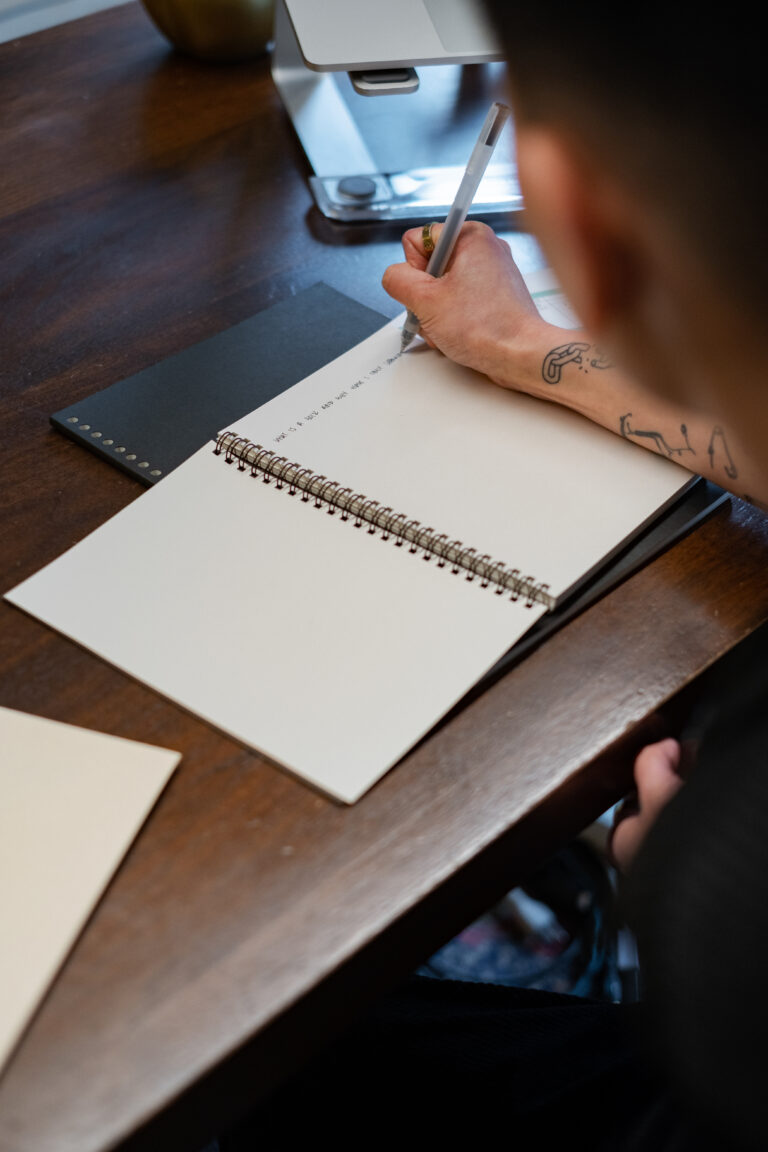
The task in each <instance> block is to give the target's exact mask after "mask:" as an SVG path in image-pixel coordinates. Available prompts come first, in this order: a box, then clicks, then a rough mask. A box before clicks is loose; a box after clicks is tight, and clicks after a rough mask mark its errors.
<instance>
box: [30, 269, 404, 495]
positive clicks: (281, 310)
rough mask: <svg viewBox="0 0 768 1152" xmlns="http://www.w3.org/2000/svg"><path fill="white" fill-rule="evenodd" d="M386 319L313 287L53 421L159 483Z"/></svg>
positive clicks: (123, 466) (323, 286)
mask: <svg viewBox="0 0 768 1152" xmlns="http://www.w3.org/2000/svg"><path fill="white" fill-rule="evenodd" d="M385 323H386V317H384V316H382V315H380V314H379V313H378V312H374V311H373V309H371V308H367V307H366V306H365V305H363V304H359V303H358V302H357V301H356V300H350V298H349V297H348V296H344V295H342V293H340V292H337V291H335V289H333V288H329V287H328V285H327V284H315V285H314V286H313V287H312V288H308V289H307V290H306V291H304V292H301V293H300V294H299V295H298V296H292V297H291V298H290V299H288V300H285V301H283V302H282V303H280V304H276V305H275V306H274V307H272V308H269V309H267V310H266V311H264V312H259V313H258V314H257V315H256V316H252V317H251V318H250V319H248V320H243V321H242V322H241V323H240V324H235V325H234V327H232V328H228V329H226V330H225V331H224V332H220V333H218V334H217V335H216V336H211V337H209V338H208V339H207V340H203V341H201V342H200V343H199V344H193V345H192V346H191V347H189V348H185V349H184V350H183V351H182V352H177V353H176V354H175V355H173V356H169V357H168V358H167V359H166V360H161V361H160V363H159V364H154V365H152V367H150V368H145V369H144V370H143V371H142V372H138V373H136V375H135V376H129V377H127V378H126V379H125V380H120V381H118V382H117V383H115V384H111V385H110V386H109V387H108V388H105V389H104V390H103V391H101V392H95V393H94V394H93V395H91V396H88V397H86V398H85V399H84V400H80V401H78V403H76V404H71V405H70V406H69V407H68V408H62V409H61V411H59V412H55V413H54V414H53V415H52V416H51V423H52V424H53V426H54V428H56V429H58V431H60V432H63V433H64V434H65V435H67V436H70V437H71V438H72V439H73V440H76V441H77V442H78V443H80V444H82V445H84V446H85V447H87V448H90V449H91V450H92V451H94V452H97V453H98V454H99V455H100V456H102V457H103V458H104V459H105V460H108V461H109V462H110V464H115V465H116V466H117V467H118V468H121V469H123V471H125V472H128V473H130V475H131V476H135V477H136V479H137V480H140V481H141V482H142V483H144V484H154V483H156V482H157V481H158V480H160V479H161V478H162V477H163V476H164V475H166V474H167V473H168V472H170V471H172V470H173V469H174V468H175V467H176V466H177V465H178V464H181V463H182V462H183V461H184V460H186V459H187V457H188V456H191V455H192V453H193V452H196V451H197V449H198V448H200V447H202V445H203V444H205V442H206V441H207V440H210V439H212V438H213V437H215V436H216V434H217V432H219V431H220V430H221V429H222V428H224V427H226V426H227V425H228V424H231V423H233V422H234V421H236V420H238V419H239V418H240V417H241V416H244V415H246V413H248V412H251V411H252V410H253V409H254V408H258V407H259V406H260V405H262V404H265V403H266V402H267V401H268V400H271V399H272V398H273V397H274V396H277V395H279V394H280V393H281V392H284V391H285V390H286V388H290V387H291V386H292V385H293V384H295V383H296V382H297V381H298V380H302V379H303V378H304V377H305V376H309V375H310V374H311V373H312V372H316V371H317V369H318V368H322V367H323V366H324V365H325V364H328V363H329V362H330V361H331V360H334V359H335V358H336V357H337V356H340V355H341V354H342V353H343V352H346V351H347V349H348V348H351V347H352V345H353V344H357V343H359V342H360V341H361V340H364V339H365V338H366V337H367V336H370V335H371V333H373V332H375V331H376V330H377V329H378V328H381V327H382V325H383V324H385Z"/></svg>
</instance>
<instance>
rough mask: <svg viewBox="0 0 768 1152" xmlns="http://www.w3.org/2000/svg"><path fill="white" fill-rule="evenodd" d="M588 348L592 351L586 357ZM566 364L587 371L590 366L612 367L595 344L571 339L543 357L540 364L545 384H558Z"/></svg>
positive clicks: (599, 367) (598, 367)
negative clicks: (589, 355) (570, 341)
mask: <svg viewBox="0 0 768 1152" xmlns="http://www.w3.org/2000/svg"><path fill="white" fill-rule="evenodd" d="M590 350H591V351H592V352H593V353H594V355H593V356H592V357H589V358H588V353H589V352H590ZM566 364H573V365H574V367H575V368H577V369H578V370H579V371H580V372H589V369H590V368H597V369H602V368H612V367H613V365H612V364H611V362H610V360H609V359H608V357H607V356H606V355H605V354H604V353H603V352H601V351H600V349H599V348H598V347H597V345H596V344H584V343H581V342H580V341H573V342H572V343H570V344H560V345H559V347H557V348H553V349H552V351H551V352H548V353H547V355H546V356H545V357H544V363H543V364H542V366H541V376H542V379H543V381H544V383H545V384H559V383H560V381H561V380H562V377H563V368H565V366H566Z"/></svg>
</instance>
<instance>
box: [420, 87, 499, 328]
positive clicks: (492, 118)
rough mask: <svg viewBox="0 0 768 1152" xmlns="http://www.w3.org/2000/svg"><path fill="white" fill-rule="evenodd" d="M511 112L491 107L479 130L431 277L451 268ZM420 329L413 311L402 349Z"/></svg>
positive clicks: (433, 257)
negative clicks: (449, 264) (473, 205)
mask: <svg viewBox="0 0 768 1152" xmlns="http://www.w3.org/2000/svg"><path fill="white" fill-rule="evenodd" d="M509 111H510V110H509V108H508V107H507V106H506V105H505V104H498V103H496V104H492V105H491V108H490V110H489V112H488V115H487V116H486V118H485V122H484V123H483V126H482V128H481V129H480V135H479V136H478V138H477V143H476V144H475V147H474V148H473V149H472V155H471V156H470V158H469V162H468V164H467V167H466V170H465V172H464V175H463V177H462V180H461V183H460V184H459V189H458V191H457V193H456V197H455V199H454V201H453V204H452V205H451V210H450V212H449V213H448V216H447V218H446V221H445V224H444V225H443V227H442V229H441V231H440V236H439V237H438V240H437V243H436V245H435V247H434V251H433V252H432V255H431V256H430V259H429V263H428V264H427V272H428V273H429V275H430V276H435V277H438V276H442V274H443V273H444V272H445V269H446V267H447V266H448V261H449V260H450V258H451V253H452V252H453V248H454V245H455V244H456V240H457V239H458V235H459V231H460V230H461V226H462V224H463V223H464V221H465V220H466V218H467V213H468V212H469V209H470V207H471V206H472V201H473V199H474V197H475V193H476V192H477V189H478V185H479V184H480V181H481V180H482V178H483V175H484V173H485V170H486V168H487V166H488V161H489V160H490V158H491V156H492V155H493V150H494V148H495V147H496V142H497V140H498V138H499V135H500V134H501V129H502V128H503V127H504V124H505V122H506V120H507V117H508V116H509ZM430 228H431V226H430V225H427V226H425V228H424V232H423V237H424V241H425V248H427V247H428V242H429V243H431V231H430ZM419 327H420V324H419V319H418V317H417V316H416V315H414V313H413V312H409V313H408V316H407V318H406V321H405V324H404V325H403V335H402V340H401V350H404V349H405V348H407V347H408V345H409V344H410V343H411V341H412V340H413V337H414V336H415V335H416V333H417V332H418V331H419Z"/></svg>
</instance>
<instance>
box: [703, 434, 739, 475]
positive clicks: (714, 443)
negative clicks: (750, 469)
mask: <svg viewBox="0 0 768 1152" xmlns="http://www.w3.org/2000/svg"><path fill="white" fill-rule="evenodd" d="M707 453H708V454H709V467H710V469H711V471H713V472H714V470H715V456H717V457H718V463H719V458H720V457H721V456H723V457H724V460H723V464H722V466H723V468H724V469H725V474H726V476H727V477H728V478H729V479H730V480H735V479H736V477H737V476H738V474H739V473H738V470H737V468H736V465H735V464H734V462H733V457H732V456H731V453H730V451H729V450H728V443H727V441H726V439H725V432H723V430H722V428H721V427H720V425H719V424H716V425H715V427H714V428H713V429H712V435H711V436H710V439H709V447H708V448H707Z"/></svg>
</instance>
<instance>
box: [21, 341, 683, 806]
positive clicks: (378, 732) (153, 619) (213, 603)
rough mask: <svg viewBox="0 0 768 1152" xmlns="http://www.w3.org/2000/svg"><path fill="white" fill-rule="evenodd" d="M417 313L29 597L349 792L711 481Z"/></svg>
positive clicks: (57, 568)
mask: <svg viewBox="0 0 768 1152" xmlns="http://www.w3.org/2000/svg"><path fill="white" fill-rule="evenodd" d="M400 326H401V321H395V322H393V323H391V324H389V325H387V326H386V327H384V328H382V329H381V330H380V331H378V332H376V333H374V335H372V336H370V337H369V338H368V339H366V340H364V341H363V342H362V343H361V344H359V345H357V346H356V347H355V348H353V349H351V350H350V351H349V352H347V353H346V354H344V355H343V356H341V357H340V358H338V359H337V360H335V361H333V362H332V363H331V364H329V365H327V366H326V367H324V368H323V369H321V370H320V371H318V372H316V373H314V374H313V375H312V376H309V377H307V378H306V379H304V380H302V381H301V382H300V383H298V384H296V385H295V386H294V387H293V388H291V389H289V390H288V391H287V392H284V393H283V394H282V395H280V396H278V397H276V398H275V399H273V400H271V401H270V402H269V403H267V404H266V405H264V406H263V407H261V408H259V409H257V410H256V411H254V412H252V413H250V415H248V416H246V417H244V418H243V419H241V420H238V421H237V422H236V423H235V424H234V425H233V426H232V427H230V428H227V429H224V430H222V432H221V434H220V435H219V437H218V438H217V440H216V441H212V442H210V443H209V444H207V445H206V446H204V447H203V448H202V449H200V451H198V452H197V453H196V454H195V455H193V456H192V457H191V458H190V459H189V460H187V461H186V462H185V463H183V464H181V465H180V466H179V467H178V468H176V469H175V470H174V471H173V472H172V473H171V474H170V475H168V476H166V477H165V478H164V479H163V481H162V483H160V484H158V485H157V486H156V487H154V488H152V489H151V490H149V491H148V492H146V493H145V494H143V495H142V496H141V497H140V498H139V499H138V500H136V501H135V502H134V503H133V504H131V505H129V506H128V507H127V508H125V509H124V510H123V511H122V512H120V513H119V514H118V515H117V516H115V517H114V518H113V519H112V520H110V521H108V522H107V523H106V524H105V525H103V526H102V527H101V528H100V529H98V530H97V531H96V532H94V533H93V534H92V535H90V536H89V537H87V538H86V539H85V540H83V541H82V542H81V543H80V544H78V545H76V546H75V547H74V548H72V549H70V551H69V552H67V553H65V554H64V555H63V556H62V557H60V558H59V559H58V560H56V561H54V562H53V563H52V564H50V565H48V567H46V568H44V569H43V570H42V571H40V572H38V573H37V574H36V575H35V576H32V577H31V578H30V579H28V580H26V581H25V582H24V583H23V584H21V585H19V586H18V587H17V588H16V589H14V590H13V591H12V592H11V593H9V594H8V598H9V599H10V600H11V601H12V602H13V603H15V604H17V605H18V606H19V607H21V608H23V609H25V610H26V611H28V612H30V613H32V614H33V615H35V616H37V617H39V618H40V619H41V620H43V621H45V622H46V623H48V624H50V625H51V626H53V627H55V628H57V629H59V631H61V632H63V633H64V634H66V635H67V636H70V637H71V638H72V639H74V640H76V641H77V642H78V643H80V644H82V645H84V646H85V647H87V648H89V649H91V650H92V651H94V652H96V653H98V654H99V655H101V656H103V657H104V658H105V659H107V660H109V661H111V662H112V663H113V664H115V665H117V666H118V667H119V668H122V669H124V670H125V671H126V672H128V673H130V674H131V675H132V676H135V677H136V678H138V679H139V680H141V681H143V682H145V683H146V684H149V685H151V686H152V687H153V688H155V689H157V690H158V691H160V692H162V693H163V694H165V695H166V696H168V697H170V698H171V699H172V700H175V701H176V702H177V703H178V704H180V705H182V706H183V707H185V708H187V709H189V710H191V711H193V712H195V713H197V714H198V715H200V716H202V717H204V718H206V719H207V720H209V721H210V722H211V723H213V724H215V725H216V726H217V727H219V728H220V729H223V730H224V731H226V732H228V733H230V734H231V735H232V736H234V737H236V738H237V739H239V740H241V741H243V742H244V743H246V744H247V745H250V746H252V747H254V748H256V749H259V750H260V751H261V752H262V753H264V754H265V755H267V756H268V757H269V758H271V759H272V760H273V761H275V762H277V763H279V764H281V765H283V766H285V767H287V768H288V769H290V770H291V771H292V772H294V773H296V774H298V775H299V776H301V777H302V778H304V779H305V780H307V781H309V782H311V783H312V784H314V785H316V786H317V787H319V788H321V789H322V790H324V791H325V792H327V793H330V794H331V795H332V796H334V797H337V798H338V799H340V800H342V801H345V802H348V803H351V802H353V801H355V800H356V799H358V797H360V796H361V795H362V794H363V793H364V792H365V791H366V790H367V789H368V788H370V787H371V785H372V784H373V783H374V782H375V781H376V780H377V779H379V777H381V776H382V775H383V774H384V773H385V772H386V771H387V770H388V769H389V768H390V767H392V766H393V765H394V764H395V763H396V762H397V761H398V760H399V759H400V758H401V757H402V756H403V755H404V754H405V753H406V752H407V751H408V750H409V748H411V747H412V746H413V745H414V744H415V743H416V742H417V741H418V740H419V739H420V738H421V737H422V736H423V735H425V734H426V733H427V732H428V731H429V730H430V728H432V727H433V726H434V724H435V723H436V722H437V721H438V720H439V719H440V718H441V717H442V716H443V715H444V714H445V713H446V712H447V711H448V710H449V709H450V708H451V707H452V706H453V705H454V704H455V703H456V702H457V701H458V700H459V699H460V698H461V697H462V696H463V695H464V694H465V693H466V692H467V691H468V690H469V689H470V688H471V687H472V686H473V685H474V684H475V683H476V681H477V680H478V679H479V678H480V677H481V676H483V674H484V673H485V672H486V671H487V670H488V669H489V668H491V667H492V666H493V665H494V664H495V662H496V661H497V660H498V659H499V657H500V656H502V655H503V653H505V652H506V651H507V650H508V649H509V648H510V647H511V645H512V644H514V643H515V641H517V640H518V639H519V638H520V637H521V636H523V635H524V634H525V633H526V632H527V631H528V630H529V629H530V628H531V626H532V625H533V624H534V623H535V621H537V620H538V619H540V618H541V617H542V615H543V614H544V613H546V612H547V611H548V610H550V609H551V608H553V607H555V606H557V605H558V604H561V603H562V602H563V601H564V599H565V598H567V597H568V596H570V595H572V594H573V593H574V592H575V590H576V589H578V588H579V587H580V586H581V585H582V583H583V581H584V580H586V579H587V578H588V577H589V576H590V575H591V574H592V573H594V572H595V571H596V569H598V568H599V567H600V566H601V565H603V564H605V563H606V562H607V560H608V559H609V558H610V557H611V556H612V555H613V554H614V553H615V552H616V550H617V549H619V548H620V547H622V546H623V545H625V544H626V542H627V541H628V540H630V539H631V538H632V537H634V536H635V535H636V534H637V533H638V531H639V530H640V529H641V528H642V527H643V526H645V525H646V524H647V523H648V522H649V521H650V520H651V519H652V518H654V517H655V516H656V515H657V514H658V513H659V512H660V511H661V510H662V509H663V508H665V507H667V506H668V505H669V503H670V502H671V501H673V500H674V499H675V498H676V497H677V496H678V495H679V494H680V493H681V492H682V491H683V490H684V489H685V488H686V487H687V486H688V485H689V484H690V483H691V475H690V473H689V472H687V471H686V470H685V469H683V468H681V467H680V466H679V465H677V464H674V463H672V462H670V461H669V460H666V459H662V458H661V457H659V456H656V455H654V454H652V453H650V452H647V451H645V450H644V449H642V448H639V447H637V446H636V445H634V444H632V443H630V442H628V441H626V440H623V439H621V438H620V437H618V436H616V435H614V434H612V433H610V432H607V431H605V430H603V429H601V428H598V427H596V426H595V425H593V424H591V423H589V422H588V421H586V420H584V419H583V418H581V417H579V416H577V415H575V414H574V413H572V412H570V411H567V410H565V409H561V408H557V407H555V406H554V405H549V404H546V403H543V402H539V401H536V400H533V399H531V398H530V397H526V396H521V395H517V394H514V393H510V392H507V391H504V390H502V389H500V388H497V387H496V386H495V385H493V384H491V383H490V382H489V381H488V380H487V379H486V378H484V377H481V376H478V375H477V374H475V373H473V372H472V371H470V370H469V369H465V368H462V367H460V366H458V365H456V364H453V363H451V362H450V361H448V360H446V359H445V358H444V357H442V356H440V354H439V353H437V352H434V351H432V350H431V349H429V348H428V347H427V346H426V345H424V344H423V343H421V342H420V341H419V342H415V343H414V345H412V346H411V347H410V348H409V349H408V350H407V351H406V352H405V353H404V354H402V355H401V354H400V351H399V348H400Z"/></svg>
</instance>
